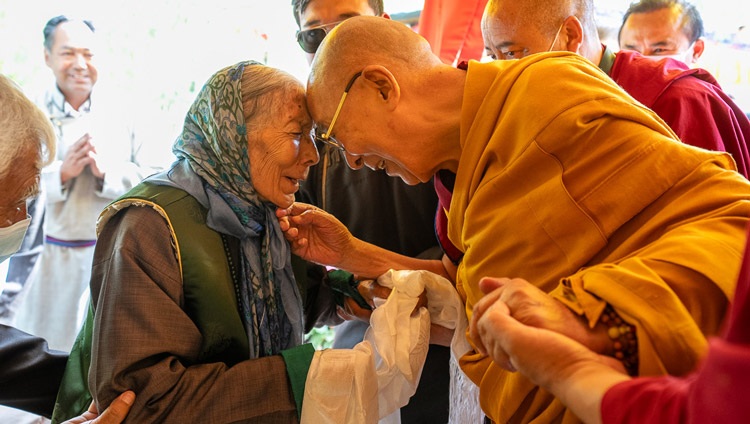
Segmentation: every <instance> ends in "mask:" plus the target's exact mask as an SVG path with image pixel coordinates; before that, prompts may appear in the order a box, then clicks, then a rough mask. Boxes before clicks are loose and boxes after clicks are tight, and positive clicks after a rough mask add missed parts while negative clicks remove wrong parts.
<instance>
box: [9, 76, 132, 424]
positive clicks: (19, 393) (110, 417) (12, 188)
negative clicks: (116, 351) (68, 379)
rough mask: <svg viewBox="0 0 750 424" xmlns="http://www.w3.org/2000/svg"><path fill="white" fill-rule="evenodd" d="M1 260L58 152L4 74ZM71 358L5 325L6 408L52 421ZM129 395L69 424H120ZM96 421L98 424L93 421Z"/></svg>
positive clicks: (14, 245) (17, 240)
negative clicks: (42, 174)
mask: <svg viewBox="0 0 750 424" xmlns="http://www.w3.org/2000/svg"><path fill="white" fill-rule="evenodd" d="M0 106H1V107H0V126H2V128H3V131H2V132H0V185H2V187H3V190H2V192H0V262H2V261H5V260H6V259H8V258H9V257H11V256H12V255H13V254H14V253H15V252H16V251H17V249H18V248H19V247H20V245H21V240H23V237H24V233H25V232H26V228H27V227H28V225H29V224H30V220H31V217H29V216H28V215H27V212H26V201H27V200H28V199H29V198H31V197H33V196H34V195H35V194H36V193H37V192H38V190H39V173H40V170H41V168H42V166H44V165H45V164H47V163H48V162H49V161H50V159H51V158H52V157H54V154H55V133H54V130H53V128H52V126H51V125H50V122H49V120H48V119H47V116H45V114H44V113H43V112H42V111H41V110H40V109H39V108H37V107H36V106H35V105H34V103H33V102H31V101H30V100H29V99H28V98H27V97H26V95H25V94H24V93H23V92H22V91H21V89H20V88H19V87H18V86H17V85H16V84H15V83H14V82H13V81H11V80H10V79H9V78H7V77H6V76H4V75H0ZM67 359H68V355H67V354H66V353H65V352H60V351H54V350H50V349H48V347H47V342H46V341H45V340H44V339H42V338H40V337H35V336H32V335H30V334H27V333H24V332H22V331H19V330H17V329H15V328H13V327H10V326H6V325H2V324H0V363H2V364H3V366H2V367H0V381H2V384H0V404H2V405H5V406H9V407H13V408H17V409H21V410H24V411H28V412H31V413H34V414H38V415H42V416H46V417H49V416H50V415H51V414H52V408H53V406H54V403H55V396H56V394H57V389H58V387H59V385H60V381H61V379H62V375H63V371H64V370H65V364H66V362H67ZM132 400H133V393H132V392H129V391H128V392H126V393H124V394H122V395H120V397H118V399H117V401H116V402H115V403H113V404H112V407H111V408H110V409H108V410H107V411H105V412H104V413H103V414H102V415H101V416H99V417H98V418H97V414H96V409H95V406H94V405H92V407H91V408H90V409H89V411H87V412H85V413H84V414H83V415H81V416H79V417H76V418H74V419H72V420H71V421H70V422H69V424H74V423H77V424H83V423H91V424H117V423H120V422H122V420H123V419H124V418H125V416H126V415H127V413H128V410H129V409H130V404H131V403H132ZM91 420H93V421H91Z"/></svg>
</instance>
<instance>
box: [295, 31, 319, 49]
mask: <svg viewBox="0 0 750 424" xmlns="http://www.w3.org/2000/svg"><path fill="white" fill-rule="evenodd" d="M324 38H326V31H325V30H324V29H323V28H315V29H308V30H305V31H300V32H299V33H298V34H297V42H298V43H299V45H300V47H302V50H304V51H305V52H307V53H315V52H316V51H317V50H318V47H320V43H322V42H323V39H324Z"/></svg>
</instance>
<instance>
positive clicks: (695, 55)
mask: <svg viewBox="0 0 750 424" xmlns="http://www.w3.org/2000/svg"><path fill="white" fill-rule="evenodd" d="M705 48H706V44H705V43H704V41H703V39H702V38H699V39H697V40H695V43H694V44H693V47H692V51H691V52H690V53H691V59H692V60H693V62H692V63H695V62H697V61H698V59H699V58H700V57H701V55H702V54H703V49H705Z"/></svg>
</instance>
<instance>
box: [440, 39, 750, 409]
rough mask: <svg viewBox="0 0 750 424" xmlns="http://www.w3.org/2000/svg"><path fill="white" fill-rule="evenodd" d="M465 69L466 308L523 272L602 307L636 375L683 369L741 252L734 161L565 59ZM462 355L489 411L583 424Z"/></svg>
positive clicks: (747, 193)
mask: <svg viewBox="0 0 750 424" xmlns="http://www.w3.org/2000/svg"><path fill="white" fill-rule="evenodd" d="M467 72H468V73H467V79H466V87H465V91H464V100H463V105H462V112H461V113H462V116H461V146H462V153H461V158H460V162H459V167H458V170H457V173H456V174H457V175H456V183H455V188H454V192H453V199H452V202H451V205H450V211H449V215H448V222H449V224H448V235H449V237H450V239H451V241H452V242H453V243H454V244H455V245H456V246H457V247H458V248H459V249H461V250H462V251H463V252H465V256H464V259H463V261H462V263H461V265H460V266H459V268H458V275H457V286H458V289H459V292H460V293H461V294H462V296H463V297H464V298H465V301H466V312H467V314H468V316H469V317H471V312H472V308H473V306H474V304H475V303H476V302H477V300H478V299H480V298H481V297H482V293H481V292H480V291H479V289H478V285H477V283H478V282H479V280H480V279H481V278H482V277H484V276H494V277H510V278H524V279H526V280H528V281H529V282H531V283H532V284H535V285H536V286H538V287H540V288H541V289H542V290H544V291H546V292H549V293H552V294H553V296H555V297H556V298H557V299H559V300H561V301H563V302H564V303H565V304H567V305H568V306H569V307H570V308H571V309H573V310H574V311H576V312H577V313H579V314H581V315H583V316H584V317H585V318H586V319H587V320H588V322H589V323H590V324H591V325H592V326H593V325H594V324H596V322H597V320H598V319H599V315H600V314H601V312H602V310H603V309H604V306H605V305H606V303H609V304H611V305H612V306H613V307H614V308H615V310H616V311H617V312H618V313H619V314H620V316H622V317H623V318H624V319H625V320H626V321H628V322H629V323H631V324H633V325H635V326H636V328H637V337H638V343H639V345H638V347H639V360H640V369H639V373H640V374H641V375H658V374H666V373H669V374H675V375H681V374H685V373H687V372H688V371H690V370H691V369H692V368H693V367H694V366H695V365H696V362H697V361H698V360H699V359H700V357H701V356H702V355H703V354H704V353H705V351H706V347H707V344H706V336H707V335H713V334H716V333H717V332H718V330H719V327H720V325H721V320H722V317H723V316H724V314H725V312H726V308H727V305H728V299H730V298H731V296H732V294H733V291H734V287H735V284H736V281H737V275H738V272H739V267H740V263H741V258H742V253H743V249H744V246H745V234H746V232H745V230H746V226H747V223H748V217H749V216H750V201H749V200H748V199H750V183H749V182H748V181H747V180H746V179H745V178H743V177H742V176H741V175H740V174H738V173H737V172H735V165H734V162H733V160H732V158H731V156H729V155H728V154H726V153H715V152H709V151H706V150H702V149H699V148H696V147H692V146H688V145H685V144H683V143H681V142H679V139H677V137H676V136H675V135H674V133H673V132H672V130H670V129H669V127H668V126H667V125H666V124H665V123H664V122H663V121H662V120H661V119H660V118H659V117H658V116H657V115H656V114H654V113H653V112H651V111H650V110H649V109H646V108H645V107H643V106H642V105H641V104H639V103H637V102H636V101H635V100H633V99H632V98H631V97H630V96H629V95H628V94H626V93H625V92H624V91H623V90H621V89H620V88H619V87H618V86H617V85H616V84H615V83H614V82H613V81H612V80H610V79H609V78H608V77H607V76H606V75H605V74H604V73H603V72H602V71H600V70H599V69H598V68H597V67H595V66H594V65H593V64H591V63H590V62H588V61H587V60H586V59H584V58H582V57H580V56H577V55H574V54H569V53H564V52H554V53H544V54H539V55H533V56H531V57H528V58H525V59H522V60H517V61H502V62H493V63H487V64H482V63H478V62H471V63H470V65H469V68H468V71H467ZM550 354H555V353H554V352H550ZM460 362H461V366H462V369H463V370H464V372H466V374H467V375H468V376H469V377H470V378H471V379H472V380H473V381H474V382H475V383H477V384H478V385H479V386H480V403H481V405H482V408H483V410H484V411H485V413H486V414H487V415H488V416H489V417H490V418H491V419H492V420H493V421H495V422H498V423H505V422H531V421H532V420H534V421H533V422H534V423H547V422H563V423H571V422H578V418H577V417H575V416H574V415H573V414H572V413H570V412H569V411H567V410H566V409H565V407H564V406H563V405H562V404H561V403H560V402H559V401H558V400H556V399H554V398H553V397H552V396H551V395H550V394H549V393H548V392H546V391H545V390H543V389H541V388H539V387H536V386H534V385H533V384H532V383H531V382H530V381H529V380H527V379H526V378H525V377H523V376H522V375H520V374H518V373H509V372H507V371H505V370H503V369H501V368H500V367H498V366H497V365H495V364H494V363H492V361H491V359H490V358H488V357H485V356H482V355H479V354H477V353H474V352H469V353H468V354H467V355H465V356H464V357H463V358H461V361H460Z"/></svg>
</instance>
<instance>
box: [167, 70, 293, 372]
mask: <svg viewBox="0 0 750 424" xmlns="http://www.w3.org/2000/svg"><path fill="white" fill-rule="evenodd" d="M247 66H264V65H262V64H260V63H258V62H253V61H243V62H239V63H237V64H235V65H232V66H229V67H226V68H224V69H222V70H220V71H218V72H216V73H215V74H214V75H213V76H211V78H210V79H209V80H208V82H206V84H205V85H204V86H203V88H202V89H201V91H200V93H198V96H197V98H196V100H195V102H193V105H192V106H191V107H190V110H189V111H188V113H187V117H186V118H185V124H184V127H183V131H182V135H180V137H178V138H177V141H176V142H175V144H174V146H173V148H172V151H173V152H174V154H175V155H176V156H177V158H178V162H177V163H176V164H175V165H174V166H173V169H172V171H173V172H170V173H169V178H170V180H172V181H173V182H174V183H176V184H177V185H178V186H180V187H182V188H183V189H185V190H186V191H188V192H189V193H190V194H193V195H194V197H196V198H197V199H198V200H199V201H204V202H206V201H207V202H208V205H206V206H207V207H208V209H209V213H208V219H207V225H208V226H209V227H211V228H213V229H215V230H217V231H219V232H222V233H225V234H230V235H232V236H235V237H237V238H239V239H240V240H241V248H242V254H241V255H240V257H241V258H242V260H241V266H240V267H239V271H240V272H241V278H240V280H241V282H242V283H241V284H240V287H239V289H240V293H239V294H240V299H239V302H240V309H241V312H242V316H243V320H244V324H245V329H246V330H247V334H248V339H249V342H250V357H251V358H257V357H261V356H268V355H275V354H278V353H279V352H280V351H282V350H284V349H288V348H291V347H294V346H297V345H299V344H301V343H302V337H303V325H302V324H303V319H302V302H301V298H300V294H299V290H298V288H297V285H296V283H295V281H294V274H293V272H292V267H291V256H290V251H289V245H288V244H287V242H286V240H285V239H284V237H283V234H282V232H281V230H280V228H279V224H278V221H277V219H276V216H275V210H276V206H275V205H273V204H272V203H270V202H267V201H264V200H262V199H261V198H260V197H259V196H258V193H257V191H256V190H255V187H254V186H253V182H252V179H251V177H250V167H251V166H252V165H253V164H251V163H250V160H249V156H248V140H247V126H246V124H245V117H244V113H243V106H242V92H241V82H242V74H243V72H244V70H245V67H247ZM196 176H198V177H200V178H195V177H196ZM196 181H199V182H200V184H196ZM201 191H202V193H201Z"/></svg>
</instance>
